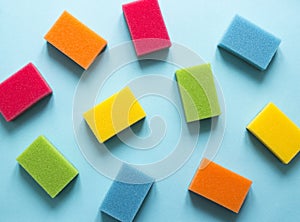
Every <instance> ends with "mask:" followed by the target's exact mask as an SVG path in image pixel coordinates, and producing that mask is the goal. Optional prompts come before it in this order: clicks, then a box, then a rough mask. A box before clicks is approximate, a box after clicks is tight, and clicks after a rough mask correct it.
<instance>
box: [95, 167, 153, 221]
mask: <svg viewBox="0 0 300 222" xmlns="http://www.w3.org/2000/svg"><path fill="white" fill-rule="evenodd" d="M153 183H154V179H153V178H151V177H149V176H148V175H146V174H144V173H142V172H140V171H139V170H137V169H135V168H133V167H131V166H128V165H126V164H124V165H123V166H122V168H121V170H120V171H119V173H118V175H117V177H116V180H115V181H114V182H113V184H112V186H111V187H110V189H109V191H108V192H107V194H106V196H105V199H104V200H103V202H102V205H101V207H100V210H101V211H102V212H103V213H106V214H108V215H110V216H111V217H113V218H115V219H117V220H118V221H123V222H131V221H133V220H134V217H135V215H136V214H137V212H138V211H139V209H140V207H141V206H142V204H143V202H144V200H145V198H146V196H147V194H148V193H149V191H150V189H151V187H152V185H153Z"/></svg>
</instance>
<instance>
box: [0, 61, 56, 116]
mask: <svg viewBox="0 0 300 222" xmlns="http://www.w3.org/2000/svg"><path fill="white" fill-rule="evenodd" d="M51 93H52V90H51V88H50V87H49V85H48V84H47V82H46V81H45V79H44V78H43V77H42V75H41V74H40V72H39V71H38V70H37V68H36V67H35V66H34V65H33V64H32V63H29V64H27V65H26V66H25V67H23V68H22V69H20V70H19V71H18V72H16V73H15V74H13V75H12V76H11V77H9V78H8V79H6V80H5V81H4V82H2V83H1V84H0V112H1V113H2V115H3V117H4V118H5V120H6V121H11V120H13V119H15V118H16V117H18V116H19V115H20V114H21V113H23V112H24V111H25V110H27V109H28V108H30V107H31V106H32V105H34V104H35V103H37V102H38V101H39V100H41V99H42V98H44V97H45V96H47V95H49V94H51Z"/></svg>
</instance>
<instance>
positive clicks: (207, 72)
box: [175, 64, 221, 122]
mask: <svg viewBox="0 0 300 222" xmlns="http://www.w3.org/2000/svg"><path fill="white" fill-rule="evenodd" d="M175 75H176V79H177V84H178V88H179V92H180V96H181V100H182V104H183V108H184V112H185V117H186V121H187V122H192V121H195V120H201V119H206V118H211V117H214V116H218V115H220V114H221V110H220V105H219V101H218V96H217V92H216V87H215V83H214V78H213V74H212V70H211V66H210V64H203V65H199V66H193V67H189V68H185V69H180V70H177V71H176V73H175Z"/></svg>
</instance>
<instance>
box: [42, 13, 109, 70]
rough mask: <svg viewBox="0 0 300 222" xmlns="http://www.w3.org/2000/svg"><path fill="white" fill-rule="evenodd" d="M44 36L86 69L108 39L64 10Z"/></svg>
mask: <svg viewBox="0 0 300 222" xmlns="http://www.w3.org/2000/svg"><path fill="white" fill-rule="evenodd" d="M44 38H45V39H46V40H47V41H48V42H49V43H50V44H52V45H53V46H55V47H56V48H57V49H58V50H60V51H61V52H62V53H64V54H65V55H67V56H68V57H69V58H71V59H72V60H73V61H75V62H76V63H77V64H78V65H80V66H81V67H82V68H84V69H88V68H89V66H90V65H91V64H92V62H93V61H94V60H95V58H96V57H97V55H98V54H100V53H101V51H102V50H103V49H104V48H105V47H106V44H107V42H106V40H104V39H103V38H102V37H100V36H99V35H98V34H97V33H95V32H94V31H92V30H91V29H89V28H88V27H87V26H85V25H84V24H82V23H81V22H80V21H78V20H77V19H76V18H74V17H73V16H72V15H71V14H69V13H68V12H67V11H64V12H63V14H62V15H61V16H60V17H59V19H58V20H57V21H56V23H55V24H54V25H53V27H52V28H51V29H50V31H49V32H48V33H47V34H46V35H45V37H44Z"/></svg>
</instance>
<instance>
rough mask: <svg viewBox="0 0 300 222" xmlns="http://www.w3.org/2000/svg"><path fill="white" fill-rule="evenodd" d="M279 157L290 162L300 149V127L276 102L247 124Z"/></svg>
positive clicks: (286, 162) (285, 161) (267, 106)
mask: <svg viewBox="0 0 300 222" xmlns="http://www.w3.org/2000/svg"><path fill="white" fill-rule="evenodd" d="M247 129H248V130H249V131H250V132H251V133H252V134H253V135H255V136H256V137H257V138H258V139H259V140H260V141H261V142H262V143H263V144H264V145H265V146H266V147H267V148H268V149H269V150H270V151H271V152H272V153H273V154H274V155H275V156H277V158H278V159H280V160H281V161H282V162H283V163H285V164H288V163H289V162H290V161H291V160H292V159H293V158H294V157H295V156H296V155H297V153H298V152H299V150H300V129H299V127H298V126H297V125H296V124H295V123H293V122H292V121H291V120H290V119H289V118H288V117H287V116H286V115H285V114H284V113H283V112H282V111H281V110H280V109H279V108H278V107H277V106H276V105H275V104H274V103H269V104H267V105H266V107H265V108H264V109H263V110H262V111H261V112H260V113H259V114H258V115H257V116H256V117H255V118H254V119H253V121H252V122H251V123H250V124H249V125H248V126H247Z"/></svg>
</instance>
